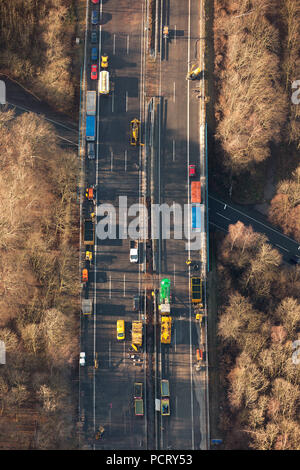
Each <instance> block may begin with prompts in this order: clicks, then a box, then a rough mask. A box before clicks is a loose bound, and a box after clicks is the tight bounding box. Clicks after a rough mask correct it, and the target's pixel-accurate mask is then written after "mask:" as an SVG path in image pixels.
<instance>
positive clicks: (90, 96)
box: [86, 91, 97, 116]
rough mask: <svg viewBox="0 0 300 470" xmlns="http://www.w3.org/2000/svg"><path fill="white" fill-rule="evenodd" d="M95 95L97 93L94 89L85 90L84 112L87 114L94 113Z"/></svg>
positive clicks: (91, 114)
mask: <svg viewBox="0 0 300 470" xmlns="http://www.w3.org/2000/svg"><path fill="white" fill-rule="evenodd" d="M96 97H97V94H96V92H95V91H87V92H86V114H87V115H88V116H95V115H96Z"/></svg>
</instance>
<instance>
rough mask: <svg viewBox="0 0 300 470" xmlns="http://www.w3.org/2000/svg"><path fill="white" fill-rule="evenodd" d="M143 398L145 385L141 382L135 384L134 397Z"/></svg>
mask: <svg viewBox="0 0 300 470" xmlns="http://www.w3.org/2000/svg"><path fill="white" fill-rule="evenodd" d="M133 398H143V384H142V383H141V382H135V383H134V397H133Z"/></svg>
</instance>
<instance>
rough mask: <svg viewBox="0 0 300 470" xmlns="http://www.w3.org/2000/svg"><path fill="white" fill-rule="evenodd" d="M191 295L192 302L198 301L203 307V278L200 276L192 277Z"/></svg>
mask: <svg viewBox="0 0 300 470" xmlns="http://www.w3.org/2000/svg"><path fill="white" fill-rule="evenodd" d="M191 297H192V303H197V304H199V306H201V307H203V301H202V279H201V278H200V277H192V278H191Z"/></svg>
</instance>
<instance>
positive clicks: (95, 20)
mask: <svg viewBox="0 0 300 470" xmlns="http://www.w3.org/2000/svg"><path fill="white" fill-rule="evenodd" d="M91 22H92V24H98V12H97V11H96V10H93V11H92V16H91Z"/></svg>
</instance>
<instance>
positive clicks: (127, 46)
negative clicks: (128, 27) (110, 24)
mask: <svg viewBox="0 0 300 470" xmlns="http://www.w3.org/2000/svg"><path fill="white" fill-rule="evenodd" d="M126 42H127V44H126V49H127V55H128V54H129V34H128V35H127V40H126Z"/></svg>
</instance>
